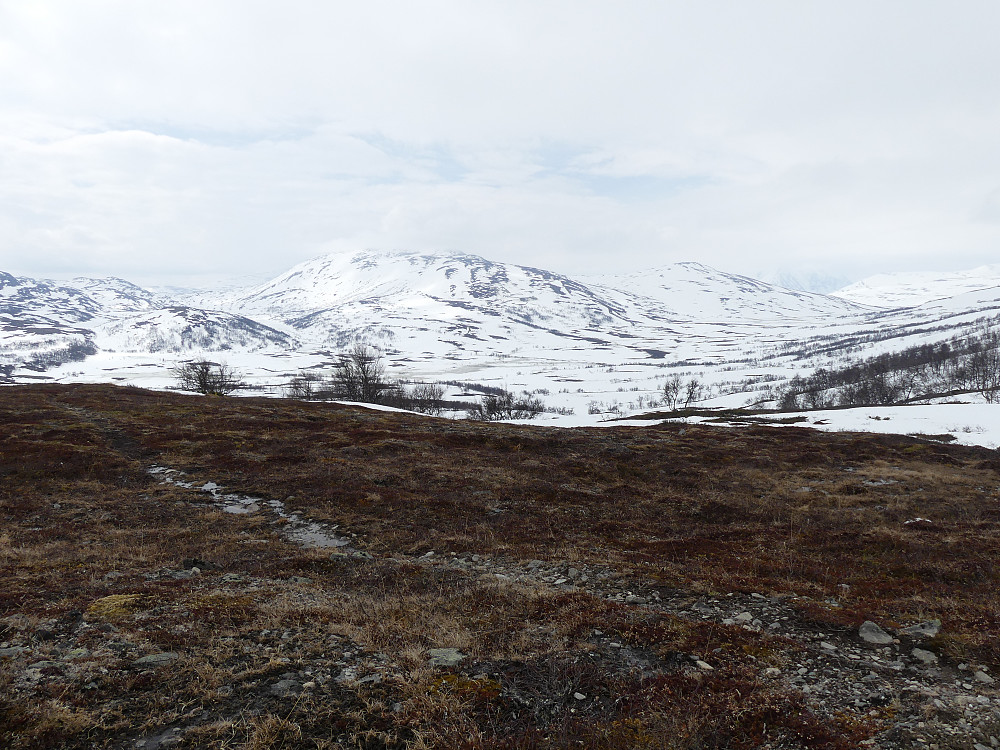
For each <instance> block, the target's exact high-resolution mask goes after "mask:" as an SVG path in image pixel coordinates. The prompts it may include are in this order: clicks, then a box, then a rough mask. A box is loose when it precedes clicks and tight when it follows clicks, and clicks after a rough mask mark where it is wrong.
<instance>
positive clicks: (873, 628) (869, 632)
mask: <svg viewBox="0 0 1000 750" xmlns="http://www.w3.org/2000/svg"><path fill="white" fill-rule="evenodd" d="M858 635H859V636H861V640H863V641H864V642H865V643H872V644H875V645H876V646H885V645H888V644H890V643H892V636H891V635H889V634H888V633H886V632H885V631H884V630H882V628H880V627H879V626H878V625H876V624H875V623H874V622H872V621H871V620H865V621H864V622H863V623H862V624H861V627H860V628H858Z"/></svg>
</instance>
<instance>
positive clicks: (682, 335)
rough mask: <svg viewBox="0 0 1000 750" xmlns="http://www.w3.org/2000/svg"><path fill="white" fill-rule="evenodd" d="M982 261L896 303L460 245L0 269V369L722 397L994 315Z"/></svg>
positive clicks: (161, 381)
mask: <svg viewBox="0 0 1000 750" xmlns="http://www.w3.org/2000/svg"><path fill="white" fill-rule="evenodd" d="M991 272H995V273H1000V267H988V268H987V269H986V270H985V271H984V269H977V271H976V272H974V273H970V274H964V275H963V274H956V275H954V276H955V277H956V278H959V279H961V280H960V281H955V280H954V279H951V280H950V281H949V282H948V283H950V284H951V287H950V288H951V289H953V290H958V291H960V292H962V293H961V294H958V295H953V296H945V295H943V294H936V295H935V299H933V300H931V301H924V300H923V299H919V300H918V301H921V302H923V304H919V305H915V306H912V307H893V308H892V309H885V308H884V307H873V306H867V305H864V304H859V302H858V301H857V300H855V299H850V298H848V297H850V295H846V294H843V293H842V294H841V295H839V296H831V295H824V294H818V293H813V292H805V291H799V290H793V289H788V288H786V287H782V286H779V285H776V284H770V283H766V282H763V281H760V280H757V279H752V278H749V277H746V276H739V275H734V274H729V273H724V272H722V271H718V270H716V269H713V268H710V267H708V266H705V265H702V264H699V263H677V264H673V265H668V266H663V267H660V268H655V269H649V270H645V271H640V272H629V273H622V274H617V275H604V276H598V277H580V278H571V277H568V276H566V275H562V274H558V273H553V272H550V271H546V270H543V269H539V268H531V267H527V266H518V265H512V264H506V263H498V262H494V261H490V260H487V259H484V258H481V257H478V256H474V255H466V254H462V253H455V252H447V253H417V252H378V251H358V252H348V253H338V254H333V255H328V256H324V257H321V258H316V259H314V260H311V261H308V262H306V263H302V264H299V265H297V266H295V267H294V268H291V269H289V270H288V271H287V272H285V273H283V274H281V275H280V276H278V277H277V278H275V279H273V280H271V281H268V282H266V283H263V284H257V285H255V286H251V287H246V288H236V289H223V290H216V291H213V292H212V293H203V294H196V295H183V297H182V298H180V299H178V298H176V297H175V298H171V297H170V296H168V295H166V294H164V293H163V292H162V290H161V291H159V292H151V291H149V290H146V289H142V288H140V287H137V286H135V285H133V284H130V283H129V282H127V281H124V280H122V279H114V278H112V279H73V280H71V281H66V282H51V281H43V280H35V279H28V278H15V277H13V276H11V275H9V274H0V377H6V378H7V379H8V380H12V379H13V380H17V379H18V378H19V377H22V378H27V377H42V375H40V374H38V373H39V372H40V371H42V370H45V369H46V368H48V370H47V372H46V373H45V375H44V376H45V377H49V376H50V375H49V373H52V375H51V376H52V377H60V378H74V377H80V376H81V375H82V376H83V377H86V378H89V379H95V380H101V379H108V378H111V377H114V378H116V379H119V380H125V381H129V382H137V378H138V382H143V383H150V384H156V385H159V386H162V385H165V384H170V383H171V381H170V380H169V378H168V373H169V368H170V366H171V364H173V363H175V362H176V361H177V360H178V359H182V358H184V359H187V358H193V357H198V356H205V357H208V358H211V359H215V360H216V361H222V360H225V361H227V362H229V363H231V364H236V365H237V366H239V367H241V368H242V370H243V371H244V372H246V373H255V377H257V378H258V382H259V383H261V384H266V387H270V388H272V389H274V390H277V389H278V388H280V384H281V383H283V382H287V379H288V378H289V377H290V376H292V375H294V374H296V373H297V372H298V371H299V370H300V369H313V370H316V371H319V372H323V371H324V370H325V369H326V368H329V366H330V363H331V362H332V361H333V359H334V358H335V357H336V356H337V354H338V352H341V351H343V350H345V349H346V348H348V347H350V346H351V345H353V344H354V343H355V342H358V341H365V342H370V343H373V344H376V345H378V346H380V347H381V348H382V350H383V351H384V353H385V354H386V358H387V365H388V366H389V368H390V371H391V372H392V373H393V375H394V376H395V377H410V378H435V379H442V380H461V381H471V380H475V381H476V382H483V383H496V384H499V385H503V386H504V387H507V386H511V387H529V386H531V387H542V388H544V389H547V390H549V389H550V390H553V391H558V392H559V393H561V394H564V395H563V396H561V397H560V398H562V399H563V400H564V402H565V403H564V406H567V407H572V408H579V407H580V400H581V399H587V400H584V401H583V404H584V405H586V404H587V403H588V400H591V399H594V398H595V396H596V395H597V394H604V395H603V399H610V400H611V401H614V400H615V399H618V398H624V396H622V397H619V396H616V395H614V394H618V393H622V394H626V393H633V392H636V391H640V392H651V393H655V392H656V391H657V389H658V388H659V387H660V386H659V385H657V381H658V380H661V381H662V378H664V377H665V376H666V375H667V374H668V373H686V374H688V376H690V375H691V374H695V375H698V376H699V377H705V378H707V379H709V380H713V382H716V383H717V387H718V388H719V389H720V391H719V392H720V393H721V392H723V391H724V390H725V389H727V388H730V387H734V388H735V387H736V385H734V384H736V383H739V382H741V381H745V380H746V378H750V379H751V380H752V379H753V378H760V379H761V380H760V382H761V383H765V384H766V383H773V382H775V380H780V379H782V378H787V377H791V376H792V375H794V374H795V373H796V372H808V371H810V370H811V369H814V368H816V367H828V366H830V365H831V364H833V365H835V364H836V362H837V361H838V360H842V359H843V358H844V357H846V356H848V355H850V356H855V357H856V356H861V355H863V354H865V353H867V352H872V353H878V352H884V351H894V350H899V349H903V348H905V347H907V346H912V345H914V344H918V343H925V342H934V341H939V340H944V339H946V338H948V337H950V336H953V335H965V332H967V331H972V330H974V329H975V328H976V326H980V327H981V326H982V321H983V318H984V317H995V316H996V315H997V314H1000V288H996V289H991V288H990V287H989V285H988V284H987V281H988V280H989V279H990V273H991ZM972 279H975V281H974V283H973V281H971V280H972ZM897 282H898V279H897ZM970 284H971V287H970ZM896 287H897V288H904V287H905V284H904V285H902V286H901V285H900V284H899V283H897V284H896ZM868 288H869V289H871V288H874V287H868ZM935 288H936V289H937V290H944V291H945V292H947V291H948V289H949V287H948V285H947V283H943V282H942V283H938V285H937V286H936V287H935ZM969 288H973V291H968V289H969ZM906 293H907V294H910V295H911V296H910V298H911V299H912V298H914V297H913V293H912V292H906ZM942 297H944V298H942ZM861 299H867V298H865V297H863V296H861ZM880 299H881V300H882V301H883V303H884V297H882V298H880ZM60 363H65V364H63V365H62V366H60ZM29 373H30V374H29ZM262 387H264V386H262ZM733 393H734V394H739V393H740V392H739V391H738V390H736V391H733ZM571 394H579V395H571ZM644 398H645V397H644ZM733 398H734V399H738V400H737V401H734V402H732V403H745V401H746V400H747V394H745V393H744V394H743V395H734V396H733ZM574 399H576V400H575V401H574Z"/></svg>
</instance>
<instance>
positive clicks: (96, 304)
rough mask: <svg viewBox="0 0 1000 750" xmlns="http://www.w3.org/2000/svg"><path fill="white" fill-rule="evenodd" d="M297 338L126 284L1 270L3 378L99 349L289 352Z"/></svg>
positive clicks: (73, 359)
mask: <svg viewBox="0 0 1000 750" xmlns="http://www.w3.org/2000/svg"><path fill="white" fill-rule="evenodd" d="M295 345H296V342H295V340H294V338H293V337H291V336H289V335H288V334H286V333H283V332H281V331H276V330H274V329H272V328H270V327H268V326H265V325H262V324H260V323H257V322H255V321H253V320H249V319H247V318H244V317H242V316H238V315H232V314H229V313H221V312H205V311H201V310H194V309H192V308H188V307H184V306H181V305H171V304H170V302H169V300H167V299H166V298H164V297H162V296H160V295H156V294H153V293H151V292H149V291H147V290H145V289H142V288H141V287H138V286H136V285H134V284H131V283H129V282H127V281H124V280H123V279H116V278H108V279H86V278H78V279H73V280H71V281H67V282H54V281H45V280H40V279H31V278H26V277H15V276H13V275H11V274H8V273H3V272H0V375H4V376H9V375H10V374H11V372H13V370H14V369H15V368H18V367H22V368H25V369H29V370H35V371H42V370H45V369H46V368H50V367H54V366H58V365H60V364H63V363H66V362H77V361H80V360H82V359H85V358H86V357H89V356H91V355H93V354H95V353H97V352H98V351H99V350H106V351H135V352H156V351H170V352H182V351H184V352H189V351H196V350H197V351H204V352H217V351H231V350H233V349H245V350H248V351H260V350H264V349H288V348H292V347H294V346H295Z"/></svg>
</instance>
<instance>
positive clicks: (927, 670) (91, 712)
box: [0, 385, 1000, 750]
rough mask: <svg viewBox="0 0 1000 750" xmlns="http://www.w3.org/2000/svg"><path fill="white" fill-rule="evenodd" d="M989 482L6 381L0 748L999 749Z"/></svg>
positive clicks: (921, 450) (658, 434)
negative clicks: (10, 384) (995, 739)
mask: <svg viewBox="0 0 1000 750" xmlns="http://www.w3.org/2000/svg"><path fill="white" fill-rule="evenodd" d="M998 470H1000V464H998V462H997V458H996V453H995V452H994V451H989V450H985V449H977V448H961V447H946V446H941V445H936V444H930V443H927V442H922V441H919V440H916V439H911V438H903V437H893V436H874V435H859V434H848V433H837V434H821V433H816V432H813V431H809V430H801V429H795V428H786V429H769V428H749V429H745V430H742V431H733V430H722V429H717V428H711V427H693V426H681V425H671V424H667V425H660V426H655V427H650V428H644V429H635V428H605V429H601V430H559V429H552V428H529V427H523V426H514V425H499V426H497V425H492V426H491V425H483V424H476V423H466V422H452V421H448V420H440V419H429V418H420V417H417V416H414V415H407V414H395V413H385V412H373V411H366V410H363V409H357V408H348V407H342V406H336V405H330V404H315V403H299V402H291V401H282V400H274V399H220V398H210V399H206V398H197V397H184V396H178V395H172V394H166V393H154V392H148V391H142V390H139V389H132V388H114V387H110V386H52V385H46V386H30V387H29V386H15V387H7V388H2V389H0V476H2V482H0V519H2V523H3V526H2V529H3V530H2V532H0V576H2V578H3V581H4V586H3V587H2V589H0V746H3V747H5V748H6V747H10V748H56V747H58V748H70V747H72V748H84V747H87V748H90V747H111V748H126V747H128V748H136V747H142V748H160V747H167V746H170V747H191V748H235V747H254V748H264V747H279V746H285V747H364V748H403V747H435V748H456V747H468V748H520V747H532V748H548V747H558V748H568V747H598V748H637V747H656V748H764V747H768V748H828V749H834V748H838V749H842V750H847V748H856V747H859V746H873V747H878V748H890V749H891V748H910V747H913V746H915V744H917V743H918V742H919V743H921V744H924V746H933V745H935V744H936V745H937V746H938V747H939V748H969V749H970V750H971V749H972V748H973V746H974V744H975V743H979V744H981V745H984V746H989V744H990V742H991V740H990V737H991V735H992V736H996V735H997V734H998V733H1000V700H998V692H997V690H996V689H995V687H996V685H995V683H994V681H993V679H994V678H993V677H992V675H993V674H995V673H996V671H997V670H998V669H1000V647H998V644H997V641H996V637H995V636H996V633H997V632H998V628H1000V600H998V593H997V592H998V591H1000V588H998V583H1000V581H998V577H1000V576H998V571H997V568H996V564H995V551H996V545H997V541H998V540H997V535H998V532H1000V508H998V503H997V487H998V484H1000V477H998ZM936 620H940V621H941V622H940V624H938V623H936V622H935V621H936ZM866 621H872V622H873V623H877V626H876V625H865V626H864V627H863V628H861V630H860V631H859V627H860V626H861V625H862V623H864V622H866ZM911 626H917V627H911ZM862 635H863V636H864V637H862Z"/></svg>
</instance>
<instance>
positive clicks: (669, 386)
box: [663, 375, 681, 409]
mask: <svg viewBox="0 0 1000 750" xmlns="http://www.w3.org/2000/svg"><path fill="white" fill-rule="evenodd" d="M680 396H681V376H680V375H674V376H673V377H670V378H667V382H666V383H664V384H663V403H664V405H665V406H666V407H667V408H669V409H676V408H677V402H678V400H679V399H680Z"/></svg>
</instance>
